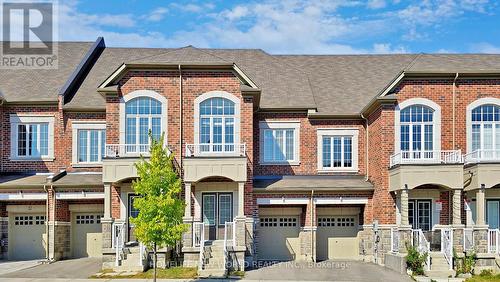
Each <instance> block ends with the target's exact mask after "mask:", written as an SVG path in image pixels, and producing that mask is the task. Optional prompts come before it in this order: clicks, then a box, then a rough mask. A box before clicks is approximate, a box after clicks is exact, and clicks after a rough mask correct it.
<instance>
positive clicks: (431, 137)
mask: <svg viewBox="0 0 500 282" xmlns="http://www.w3.org/2000/svg"><path fill="white" fill-rule="evenodd" d="M395 139H396V140H395V154H394V155H393V156H394V157H395V158H397V159H399V160H400V161H401V160H408V161H410V160H413V159H416V160H426V161H435V160H440V153H437V151H440V150H441V107H440V106H439V105H438V104H436V103H434V102H433V101H431V100H428V99H424V98H412V99H408V100H405V101H403V102H401V103H399V105H398V106H397V107H396V110H395ZM391 158H392V157H391Z"/></svg>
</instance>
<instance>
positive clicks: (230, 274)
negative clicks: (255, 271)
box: [229, 270, 245, 278]
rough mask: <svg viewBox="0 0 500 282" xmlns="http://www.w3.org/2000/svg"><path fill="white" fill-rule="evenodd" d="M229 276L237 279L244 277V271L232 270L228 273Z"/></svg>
mask: <svg viewBox="0 0 500 282" xmlns="http://www.w3.org/2000/svg"><path fill="white" fill-rule="evenodd" d="M229 276H239V277H242V278H243V277H245V271H239V270H233V271H231V272H230V273H229Z"/></svg>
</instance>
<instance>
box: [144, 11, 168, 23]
mask: <svg viewBox="0 0 500 282" xmlns="http://www.w3.org/2000/svg"><path fill="white" fill-rule="evenodd" d="M167 13H168V9H167V8H165V7H159V8H156V9H154V10H153V11H152V12H151V13H149V14H148V15H145V16H144V17H143V18H144V19H146V20H148V21H151V22H159V21H161V20H163V19H164V18H165V16H166V15H167Z"/></svg>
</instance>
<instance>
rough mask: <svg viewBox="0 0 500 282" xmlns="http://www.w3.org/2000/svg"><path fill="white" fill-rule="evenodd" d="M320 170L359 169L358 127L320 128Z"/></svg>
mask: <svg viewBox="0 0 500 282" xmlns="http://www.w3.org/2000/svg"><path fill="white" fill-rule="evenodd" d="M318 170H319V171H357V170H358V130H357V129H342V128H332V129H318Z"/></svg>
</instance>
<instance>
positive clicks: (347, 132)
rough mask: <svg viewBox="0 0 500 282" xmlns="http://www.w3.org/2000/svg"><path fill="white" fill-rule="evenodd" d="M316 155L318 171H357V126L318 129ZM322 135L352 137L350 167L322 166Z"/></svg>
mask: <svg viewBox="0 0 500 282" xmlns="http://www.w3.org/2000/svg"><path fill="white" fill-rule="evenodd" d="M317 133H318V139H317V145H316V147H317V157H318V172H332V171H333V172H358V157H359V156H358V144H359V143H358V140H359V138H358V137H359V130H358V129H357V128H329V129H326V128H325V129H323V128H321V129H318V130H317ZM324 136H351V138H352V144H351V148H352V152H351V156H352V160H351V161H352V167H323V137H324Z"/></svg>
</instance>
